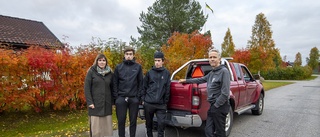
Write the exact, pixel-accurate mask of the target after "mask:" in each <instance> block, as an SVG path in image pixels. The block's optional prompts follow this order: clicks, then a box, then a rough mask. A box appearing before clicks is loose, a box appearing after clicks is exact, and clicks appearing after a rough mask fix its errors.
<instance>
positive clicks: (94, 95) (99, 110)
mask: <svg viewBox="0 0 320 137" xmlns="http://www.w3.org/2000/svg"><path fill="white" fill-rule="evenodd" d="M96 68H97V66H96V65H94V66H92V67H91V68H90V69H89V70H88V72H87V75H86V78H85V82H84V93H85V97H86V101H87V105H91V104H94V107H95V108H94V109H91V108H89V107H88V114H89V116H107V115H112V103H113V99H112V96H111V89H112V88H111V85H112V76H113V73H112V72H109V73H108V74H106V75H105V76H102V75H101V74H99V73H98V72H97V70H96Z"/></svg>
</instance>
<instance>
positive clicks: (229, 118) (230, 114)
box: [225, 106, 233, 136]
mask: <svg viewBox="0 0 320 137" xmlns="http://www.w3.org/2000/svg"><path fill="white" fill-rule="evenodd" d="M232 126H233V110H232V107H231V106H230V109H229V112H228V114H227V118H226V129H225V130H226V136H229V135H230V133H231V129H232Z"/></svg>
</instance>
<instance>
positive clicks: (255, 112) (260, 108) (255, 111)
mask: <svg viewBox="0 0 320 137" xmlns="http://www.w3.org/2000/svg"><path fill="white" fill-rule="evenodd" d="M255 105H256V107H255V108H253V109H252V110H251V112H252V114H253V115H261V114H262V112H263V108H264V96H263V94H261V93H260V96H259V100H258V101H257V103H255Z"/></svg>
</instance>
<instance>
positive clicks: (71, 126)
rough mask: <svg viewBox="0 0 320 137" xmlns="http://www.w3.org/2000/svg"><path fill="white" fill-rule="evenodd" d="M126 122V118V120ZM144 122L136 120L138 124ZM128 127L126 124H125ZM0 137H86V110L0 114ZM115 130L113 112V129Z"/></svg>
mask: <svg viewBox="0 0 320 137" xmlns="http://www.w3.org/2000/svg"><path fill="white" fill-rule="evenodd" d="M292 83H294V82H272V81H264V82H263V85H264V88H265V90H266V91H267V90H270V89H273V88H277V87H280V86H285V85H288V84H292ZM127 120H128V118H127ZM143 122H144V121H143V120H141V119H139V118H138V123H143ZM127 125H128V122H127ZM0 126H1V128H0V131H1V132H2V133H1V134H0V137H9V136H10V137H12V136H55V137H60V136H88V131H89V125H88V115H87V110H78V111H59V112H44V113H33V112H19V113H3V114H0ZM116 128H117V120H116V116H115V112H114V113H113V129H116Z"/></svg>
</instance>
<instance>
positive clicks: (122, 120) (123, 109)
mask: <svg viewBox="0 0 320 137" xmlns="http://www.w3.org/2000/svg"><path fill="white" fill-rule="evenodd" d="M115 104H116V115H117V119H118V134H119V137H125V124H126V117H127V109H129V121H130V127H129V130H130V137H135V136H136V128H137V116H138V110H139V100H138V99H137V98H136V97H132V98H128V101H125V98H124V97H118V98H117V100H116V103H115Z"/></svg>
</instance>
